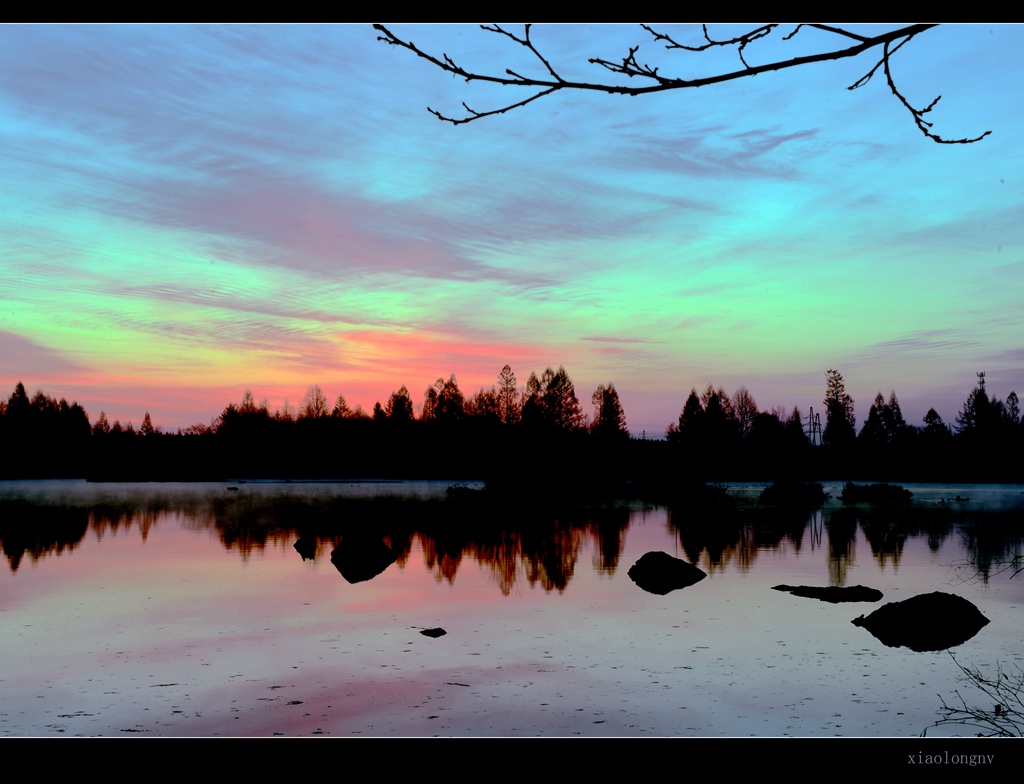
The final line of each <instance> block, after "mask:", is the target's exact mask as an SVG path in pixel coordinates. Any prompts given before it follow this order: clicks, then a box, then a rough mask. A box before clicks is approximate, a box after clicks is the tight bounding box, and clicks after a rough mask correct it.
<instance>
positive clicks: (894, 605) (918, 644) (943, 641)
mask: <svg viewBox="0 0 1024 784" xmlns="http://www.w3.org/2000/svg"><path fill="white" fill-rule="evenodd" d="M852 623H853V624H854V626H863V627H864V628H865V629H867V630H868V631H869V632H871V633H872V634H873V635H874V636H875V637H877V638H878V640H879V641H880V642H881V643H882V644H883V645H888V646H889V647H890V648H899V647H900V646H903V647H906V648H910V650H912V651H942V650H945V649H946V648H952V647H954V646H956V645H960V644H961V643H965V642H967V641H968V640H969V639H971V638H972V637H973V636H974V635H976V634H977V633H978V632H979V631H981V629H982V627H983V626H985V625H986V624H987V623H988V618H986V617H985V616H984V615H982V614H981V611H980V610H979V609H978V608H977V607H975V606H974V605H973V604H971V603H970V602H969V601H967V600H966V599H964V598H963V597H960V596H954V595H953V594H951V593H941V592H939V591H936V592H935V593H925V594H921V595H920V596H914V597H911V598H910V599H906V600H904V601H902V602H891V603H889V604H885V605H882V606H881V607H879V608H878V609H877V610H875V611H874V612H873V613H871V615H868V616H867V617H865V616H863V615H862V616H860V617H859V618H855V619H854V620H853V621H852Z"/></svg>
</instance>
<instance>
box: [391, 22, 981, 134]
mask: <svg viewBox="0 0 1024 784" xmlns="http://www.w3.org/2000/svg"><path fill="white" fill-rule="evenodd" d="M778 26H779V25H778V24H767V25H763V26H761V27H758V28H755V29H753V30H750V31H748V32H746V33H743V34H742V35H738V36H735V37H733V38H727V39H721V40H719V39H715V38H712V37H711V35H710V33H709V32H708V29H707V25H703V26H702V30H703V35H704V43H701V44H697V45H688V44H683V43H680V42H678V41H676V40H675V39H674V38H672V37H671V36H669V35H667V34H665V33H661V32H658V31H656V30H654V29H653V28H651V27H650V26H648V25H641V27H642V28H643V29H644V30H646V31H647V32H648V33H650V34H651V36H652V37H653V39H654V42H655V43H664V44H665V48H666V49H676V50H682V51H687V52H695V53H700V52H705V51H708V50H709V49H713V48H717V47H734V48H735V49H736V53H737V55H738V57H739V59H740V62H741V63H742V65H743V67H742V68H741V69H739V70H735V71H728V72H726V73H719V74H714V75H711V76H705V77H700V78H696V79H683V78H680V77H671V76H664V75H662V74H661V73H659V69H658V67H652V66H650V65H648V64H647V63H641V62H640V61H639V60H637V52H638V51H639V49H640V46H639V45H637V46H631V47H629V50H628V53H627V54H626V56H625V57H623V58H622V59H621V60H607V59H604V58H600V57H594V58H590V59H589V60H588V62H589V63H590V64H592V65H598V66H600V67H602V68H604V69H605V70H607V71H610V72H612V73H614V74H618V75H620V76H625V77H628V78H629V79H633V78H638V79H641V80H647V81H648V82H653V83H648V84H643V85H640V86H625V85H621V84H610V83H603V82H574V81H568V80H566V79H564V78H562V76H561V75H560V74H559V73H558V71H557V70H556V69H555V67H554V66H553V65H552V64H551V63H550V61H548V59H547V58H546V57H544V55H542V54H541V53H540V51H539V50H538V49H537V48H536V47H535V46H534V44H533V42H532V41H531V40H530V28H531V25H525V27H524V33H523V36H522V37H520V36H518V35H515V34H514V33H511V32H509V31H508V30H505V29H504V28H503V27H501V26H499V25H481V29H483V30H485V31H487V32H490V33H496V34H498V35H501V36H504V37H506V38H509V39H510V40H512V41H515V42H516V43H518V44H520V45H521V46H524V47H526V48H527V49H529V50H530V51H531V52H532V53H533V55H534V56H535V57H536V58H537V59H538V60H539V61H540V62H541V64H543V66H544V69H545V70H546V71H547V74H546V75H545V76H544V77H531V76H524V75H523V74H520V73H517V72H515V71H513V70H511V69H508V68H506V69H505V71H504V73H481V72H475V71H467V70H466V69H464V68H462V67H461V66H459V65H456V63H455V61H454V60H453V59H452V58H451V57H449V56H448V55H447V54H442V55H441V57H440V58H438V57H435V56H434V55H431V54H428V53H427V52H425V51H423V50H422V49H420V48H419V47H418V46H416V45H415V44H414V43H413V42H412V41H406V40H403V39H401V38H399V37H398V36H396V35H395V34H394V33H392V32H391V31H390V30H388V29H387V28H386V27H384V26H383V25H380V24H375V25H374V29H376V30H377V31H378V32H379V33H380V35H378V36H377V40H379V41H383V42H384V43H386V44H389V45H391V46H401V47H403V48H405V49H408V50H409V51H411V52H412V53H413V54H415V55H416V56H417V57H420V58H422V59H424V60H427V61H428V62H430V63H432V64H433V65H434V66H436V67H437V68H440V69H441V70H443V71H446V72H448V73H450V74H453V75H455V76H461V77H462V78H463V79H465V80H466V81H467V82H472V81H483V82H490V83H492V84H500V85H505V86H509V87H528V88H534V89H539V92H536V93H535V94H534V95H532V96H530V97H529V98H526V99H525V100H522V101H517V102H515V103H510V104H508V105H506V106H503V107H501V108H498V109H491V110H489V111H481V112H478V111H475V110H473V109H470V108H469V107H468V106H466V104H465V103H463V104H462V105H463V107H465V109H466V111H467V112H468V115H467V116H465V117H461V118H458V117H449V116H448V115H446V114H442V113H441V112H440V111H438V110H436V109H431V108H429V107H428V108H427V110H428V111H429V112H430V113H431V114H433V115H434V116H435V117H437V118H438V119H439V120H443V121H445V122H450V123H452V124H453V125H462V124H464V123H468V122H472V121H473V120H479V119H481V118H482V117H489V116H491V115H494V114H504V113H505V112H507V111H510V110H512V109H517V108H519V107H520V106H525V105H526V104H528V103H531V102H532V101H535V100H537V99H538V98H543V97H544V96H546V95H550V94H551V93H554V92H557V91H560V90H584V91H591V92H603V93H608V94H610V95H630V96H638V95H647V94H650V93H656V92H662V91H665V90H680V89H686V88H690V87H703V86H706V85H711V84H719V83H721V82H728V81H733V80H735V79H741V78H745V77H749V76H756V75H758V74H761V73H768V72H770V71H781V70H784V69H787V68H795V67H797V66H801V65H809V64H811V63H821V62H827V61H830V60H840V59H843V58H845V57H856V56H857V55H859V54H861V53H862V52H866V51H867V50H869V49H874V48H876V47H879V46H880V47H882V51H883V54H882V58H881V59H880V60H879V61H878V63H876V64H875V66H874V67H873V68H872V69H871V70H870V71H868V73H867V74H865V75H864V76H863V77H861V78H860V79H858V80H857V81H856V82H855V83H854V84H852V85H850V87H849V88H848V89H850V90H854V89H856V88H858V87H861V86H863V85H864V84H867V82H868V81H869V80H870V79H871V77H872V76H873V75H874V73H875V71H877V70H878V68H879V67H881V68H883V70H884V71H885V75H886V80H887V82H888V84H889V89H890V91H891V92H892V94H893V95H894V96H896V98H897V99H899V101H900V102H901V103H902V104H903V105H904V106H905V107H906V108H907V110H908V111H909V112H910V113H911V116H912V117H913V118H914V122H915V123H916V124H917V127H918V128H920V129H921V132H922V133H924V135H925V136H926V137H928V138H929V139H931V140H933V141H935V142H938V143H940V144H971V143H973V142H976V141H980V140H981V139H983V138H985V137H986V136H988V135H989V134H990V133H991V131H986V132H985V133H983V134H981V135H980V136H977V137H975V138H973V139H968V138H963V139H944V138H942V137H941V136H939V135H938V134H936V133H934V132H932V130H931V128H932V123H930V122H928V121H927V120H925V119H924V115H925V114H927V113H928V112H930V111H931V110H932V109H933V108H934V107H935V104H936V103H937V102H938V100H939V99H938V98H936V99H935V100H934V101H932V102H931V104H929V105H928V106H927V107H925V108H924V109H915V108H914V107H913V106H912V105H911V104H910V103H909V101H907V99H906V98H905V97H904V95H903V94H902V93H901V92H900V91H899V89H898V88H897V87H896V83H895V82H894V81H893V78H892V73H891V71H890V68H889V60H890V58H891V57H892V55H893V54H895V53H896V52H897V51H898V50H899V49H900V48H901V47H902V46H903V45H904V44H906V43H907V42H909V41H910V40H911V39H913V38H914V37H915V36H917V35H920V34H921V33H923V32H925V31H927V30H930V29H931V28H933V27H935V26H936V25H934V24H916V25H909V26H907V27H901V28H898V29H896V30H890V31H888V32H885V33H882V34H880V35H876V36H870V37H868V36H863V35H860V34H858V33H854V32H851V31H849V30H845V29H843V28H841V27H833V26H831V25H824V24H808V23H805V24H799V25H796V27H795V28H794V29H793V31H792V32H790V33H789V34H788V35H786V36H784V37H783V40H784V41H788V40H790V39H791V38H793V37H794V36H795V35H796V34H797V33H798V32H799V31H800V30H801V29H802V28H804V27H811V28H814V29H816V30H820V31H822V32H825V33H831V34H833V35H836V36H839V37H841V38H846V39H850V40H853V41H855V42H856V43H855V44H854V45H852V46H849V47H846V48H839V49H832V50H829V51H826V52H820V53H818V54H813V55H805V56H802V57H792V58H790V59H786V60H778V61H775V62H771V63H765V64H763V65H755V66H751V65H750V64H749V63H748V62H747V59H746V57H745V50H746V48H747V46H749V45H750V44H752V43H753V42H754V41H757V40H759V39H761V38H765V37H766V36H768V35H770V34H771V33H772V31H773V30H775V28H777V27H778ZM894 44H895V45H894ZM940 97H941V96H940Z"/></svg>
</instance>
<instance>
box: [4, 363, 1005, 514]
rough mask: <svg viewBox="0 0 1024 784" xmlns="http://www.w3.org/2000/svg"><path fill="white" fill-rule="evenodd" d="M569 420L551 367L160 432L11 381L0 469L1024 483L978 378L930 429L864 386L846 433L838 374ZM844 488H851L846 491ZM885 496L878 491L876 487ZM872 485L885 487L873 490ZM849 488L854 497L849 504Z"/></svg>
mask: <svg viewBox="0 0 1024 784" xmlns="http://www.w3.org/2000/svg"><path fill="white" fill-rule="evenodd" d="M591 402H592V404H593V414H592V415H590V416H588V415H586V414H584V412H583V409H582V406H581V404H580V401H579V399H578V397H577V396H576V392H575V388H574V386H573V383H572V380H571V379H570V378H569V376H568V374H567V373H566V371H565V369H564V368H563V367H559V369H558V370H557V371H556V370H553V369H551V368H548V369H547V370H545V371H544V373H543V374H541V375H540V376H539V377H538V376H537V374H536V373H531V374H530V377H529V380H528V381H527V383H526V385H525V387H520V386H518V384H517V381H516V377H515V374H514V373H513V372H512V370H511V368H510V367H509V366H508V365H506V366H505V367H504V368H503V369H502V371H501V373H500V374H499V376H498V385H497V386H492V387H491V388H490V389H489V390H486V389H481V390H480V391H479V392H477V393H476V394H474V395H472V396H468V397H467V396H465V395H464V394H463V393H462V391H461V390H460V389H459V386H458V383H457V381H456V379H455V376H454V375H452V376H450V377H449V378H448V379H447V380H445V379H443V378H439V379H438V380H437V382H436V383H435V384H433V385H431V386H429V387H428V388H427V389H426V392H425V393H424V396H423V403H422V406H421V407H420V414H419V416H418V417H417V416H416V415H415V409H414V405H413V399H412V396H411V395H410V393H409V391H408V389H407V388H406V387H405V386H402V387H401V388H400V389H399V390H398V391H396V392H393V393H392V394H391V397H390V398H389V399H388V401H387V403H386V405H381V403H379V402H378V403H377V404H376V405H375V406H374V409H373V413H372V414H367V413H366V412H364V411H363V410H362V409H361V408H360V407H358V406H357V407H356V408H355V409H353V408H351V407H349V406H348V404H347V403H346V401H345V398H344V397H343V396H341V395H339V396H338V398H337V401H336V402H335V404H334V406H333V407H332V406H331V405H330V404H329V403H328V401H327V399H326V397H325V396H324V394H323V392H322V391H321V390H320V387H319V386H316V385H314V386H311V387H309V390H308V391H307V393H306V396H305V398H304V399H303V401H302V404H301V406H300V407H299V409H298V410H295V409H292V408H291V407H289V406H288V405H287V404H285V407H284V409H283V410H277V411H274V412H271V411H270V409H269V407H268V406H267V404H266V402H263V403H260V404H258V403H257V402H256V400H255V399H254V397H253V395H252V393H251V392H250V391H249V390H246V392H245V394H244V396H243V398H242V400H241V402H240V403H230V404H228V405H227V406H226V407H225V408H224V410H223V411H222V412H221V414H220V415H219V416H218V417H217V418H216V419H215V420H214V421H213V423H212V424H211V425H209V426H206V425H202V424H196V425H192V426H190V427H188V428H184V429H179V430H177V432H175V433H168V432H162V431H161V430H160V429H159V428H156V427H154V426H153V424H152V421H151V418H150V415H149V412H148V411H147V412H146V413H145V416H144V417H143V420H142V425H141V426H140V427H139V428H138V429H136V428H135V427H134V425H133V424H132V423H130V422H129V423H128V424H127V425H122V424H121V423H120V422H119V421H116V420H115V421H114V422H113V423H110V422H108V420H107V418H106V415H105V413H104V412H102V411H101V412H100V414H99V416H98V417H96V418H95V419H91V418H90V417H89V415H88V413H87V412H86V411H85V409H84V408H82V406H80V405H78V403H76V402H73V403H70V404H69V403H68V402H67V401H66V400H65V399H61V400H60V401H57V400H54V399H53V398H51V397H48V396H47V395H46V394H45V393H44V392H43V390H38V391H37V392H36V393H35V395H34V396H33V397H29V395H28V394H27V392H26V390H25V387H24V386H23V385H22V384H21V383H20V382H19V383H18V384H17V386H16V387H15V389H14V391H13V393H12V394H11V396H10V397H9V398H8V399H7V400H6V401H3V400H0V445H2V447H3V448H2V449H0V479H43V478H87V479H89V480H90V481H97V482H107V481H154V482H161V481H163V482H175V481H226V480H228V479H240V478H250V479H270V478H279V479H284V480H287V479H293V480H316V479H319V480H335V479H340V478H345V479H354V480H363V479H369V478H379V479H451V478H460V479H463V480H478V481H484V482H486V485H487V488H488V490H489V491H490V492H491V493H492V494H522V493H526V494H528V495H530V496H541V497H544V496H548V497H553V498H560V499H565V500H571V499H574V498H575V499H579V500H583V499H588V498H608V497H623V498H630V497H635V498H640V499H643V500H647V501H651V502H655V503H662V502H664V503H673V502H675V501H677V500H679V499H682V498H686V499H689V500H691V501H693V500H697V501H699V502H700V503H705V502H709V501H713V499H714V497H715V496H716V494H719V495H724V491H720V490H717V489H716V485H717V483H721V482H726V481H733V482H735V481H758V482H773V483H776V484H775V488H774V489H773V490H772V492H771V493H769V494H768V498H766V499H765V503H766V504H769V505H786V506H793V505H796V506H801V505H813V504H814V503H815V499H816V497H817V496H816V492H820V488H819V491H815V490H814V489H813V488H811V489H808V488H809V486H808V485H806V484H804V483H806V482H808V481H813V480H817V479H822V478H825V477H842V478H844V479H845V480H847V481H850V482H857V483H860V484H864V483H870V484H871V485H872V487H873V488H874V489H868V490H866V491H865V490H856V489H855V490H853V491H852V492H853V493H854V494H853V495H851V496H850V500H848V501H847V500H846V494H845V493H844V496H843V500H844V501H845V502H847V503H858V500H871V499H858V496H857V493H858V492H860V493H863V492H869V493H874V494H875V500H876V501H877V499H878V498H881V496H879V494H882V495H884V500H882V501H880V502H881V503H886V504H897V505H898V504H904V503H907V502H908V499H906V498H905V497H904V496H901V495H900V493H899V492H898V491H897V490H892V491H887V490H885V489H884V487H883V489H879V485H880V483H886V482H893V481H901V482H951V481H968V482H1010V483H1019V482H1024V461H1022V460H1021V454H1022V447H1024V429H1022V425H1021V416H1020V409H1019V403H1018V399H1017V395H1016V393H1015V392H1011V393H1010V394H1009V395H1008V396H1007V398H1006V400H1005V401H1002V400H999V399H998V398H995V397H992V398H990V397H989V395H988V393H987V391H986V389H985V377H984V373H979V374H978V383H977V385H976V386H975V387H974V389H973V390H971V392H970V393H969V395H968V397H967V399H966V400H965V402H964V405H963V408H962V410H961V411H960V413H959V414H958V415H957V417H956V426H955V427H950V426H948V425H946V424H945V423H944V422H943V421H942V419H941V417H940V416H939V415H938V414H937V413H936V412H935V410H934V409H931V410H929V412H928V414H927V415H926V416H925V417H924V420H923V424H922V425H921V426H914V425H911V424H909V423H907V422H906V421H905V420H904V418H903V415H902V412H901V411H900V407H899V401H898V399H897V397H896V393H895V392H892V393H891V394H890V396H889V398H888V400H887V399H886V398H885V397H884V396H883V395H882V393H881V392H879V393H878V395H877V397H876V398H875V400H874V403H873V404H872V405H871V407H870V410H869V413H868V416H867V418H866V419H865V420H864V421H863V424H862V427H861V429H860V431H859V432H857V430H856V419H855V417H854V403H853V400H852V398H850V396H849V395H848V394H847V393H846V392H845V388H844V382H843V377H842V375H841V374H840V373H839V372H838V371H836V370H829V371H828V372H827V373H826V389H825V399H824V401H823V403H824V408H825V423H824V426H822V424H821V422H820V420H819V419H818V417H813V418H812V417H804V416H803V415H802V413H801V412H800V411H799V409H797V408H794V409H793V410H792V411H791V412H789V413H788V414H787V413H786V412H785V411H784V410H782V409H778V408H777V409H775V410H772V411H760V410H758V408H757V405H756V403H755V401H754V399H753V397H752V396H751V395H750V393H749V392H748V391H747V390H746V389H745V388H744V387H740V388H739V389H738V390H736V391H735V392H734V393H733V394H732V395H729V394H727V393H726V391H725V390H724V389H722V388H721V387H719V388H718V389H715V388H714V386H713V385H709V386H708V387H707V388H706V389H705V390H704V392H703V393H698V392H697V390H696V389H694V390H692V391H691V392H690V394H689V396H688V397H687V398H686V400H685V402H684V403H683V407H682V410H681V412H680V414H679V418H678V421H676V422H672V423H671V424H670V425H669V426H668V427H667V430H666V433H665V436H666V437H665V438H664V439H658V440H653V439H646V438H633V437H631V436H630V434H629V431H628V429H627V426H626V416H625V412H624V411H623V408H622V405H621V403H620V401H619V397H618V393H617V392H616V390H615V386H614V384H608V385H607V386H605V385H601V386H599V387H598V388H597V390H596V391H595V392H594V393H593V395H592V396H591ZM848 492H850V491H849V490H848ZM887 493H888V494H887ZM886 494H887V495H886ZM855 499H858V500H855Z"/></svg>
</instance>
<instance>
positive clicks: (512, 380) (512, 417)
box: [498, 365, 520, 425]
mask: <svg viewBox="0 0 1024 784" xmlns="http://www.w3.org/2000/svg"><path fill="white" fill-rule="evenodd" d="M498 404H499V406H500V407H501V421H502V422H504V423H505V424H506V425H514V424H516V423H517V422H518V421H519V415H520V407H519V406H520V403H519V389H518V387H516V374H515V373H513V372H512V368H511V367H509V366H508V365H505V367H503V368H502V369H501V374H500V375H499V376H498Z"/></svg>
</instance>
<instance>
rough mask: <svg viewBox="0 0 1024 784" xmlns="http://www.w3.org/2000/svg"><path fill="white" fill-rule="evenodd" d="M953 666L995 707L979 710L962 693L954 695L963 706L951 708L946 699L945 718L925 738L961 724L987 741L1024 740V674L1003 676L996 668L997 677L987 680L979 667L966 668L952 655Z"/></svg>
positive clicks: (1018, 668)
mask: <svg viewBox="0 0 1024 784" xmlns="http://www.w3.org/2000/svg"><path fill="white" fill-rule="evenodd" d="M949 656H950V658H951V659H952V660H953V664H955V665H956V666H957V667H959V668H960V671H961V672H962V673H963V678H962V680H964V681H965V682H966V683H968V684H970V685H972V686H974V687H975V688H977V689H978V690H979V691H980V692H981V693H982V695H984V699H985V700H986V702H987V703H988V705H991V706H992V707H991V708H989V707H987V706H986V707H975V706H972V705H968V704H967V700H965V699H964V698H963V695H961V694H960V692H959V691H956V692H954V693H955V694H956V697H957V699H958V700H959V701H960V705H959V706H957V705H949V704H948V703H947V702H946V700H945V698H944V697H943V696H942V695H939V701H940V702H941V703H942V708H941V709H940V713H942V718H941V719H939V720H938V721H936V722H935V723H934V724H932V725H931V727H926V728H925V730H924V731H923V732H922V733H921V736H922V737H924V736H926V735H927V734H928V730H929V729H931V728H932V727H941V726H943V725H949V724H958V725H961V726H964V727H972V728H974V729H976V730H979V732H978V735H984V736H986V737H1008V738H1019V737H1022V736H1024V699H1022V695H1024V670H1021V668H1020V667H1017V672H1016V673H1006V672H1003V669H1002V667H1001V666H1000V665H999V664H996V673H995V675H994V676H987V675H985V674H983V673H982V671H981V670H980V669H979V668H978V667H977V666H975V667H974V668H973V669H972V668H971V667H966V666H964V665H963V664H961V663H960V662H958V661H957V660H956V657H955V656H954V655H953V653H952V651H950V652H949Z"/></svg>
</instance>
